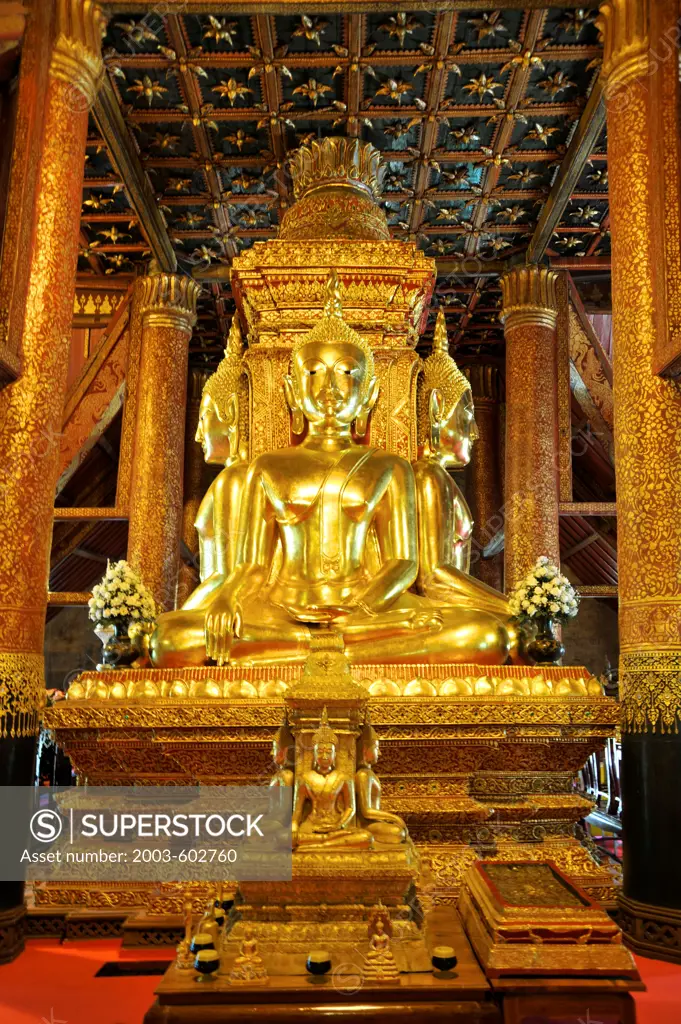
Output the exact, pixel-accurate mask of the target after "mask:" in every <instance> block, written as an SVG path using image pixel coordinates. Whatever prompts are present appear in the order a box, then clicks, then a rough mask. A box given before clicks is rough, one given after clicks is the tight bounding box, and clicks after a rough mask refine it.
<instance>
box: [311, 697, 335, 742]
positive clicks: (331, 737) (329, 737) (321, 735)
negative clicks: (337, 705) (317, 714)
mask: <svg viewBox="0 0 681 1024" xmlns="http://www.w3.org/2000/svg"><path fill="white" fill-rule="evenodd" d="M312 741H313V744H314V746H315V747H319V746H321V745H322V744H325V745H333V746H334V747H337V746H338V737H337V736H336V734H335V732H334V731H333V729H332V728H331V726H330V725H329V715H328V712H327V710H326V706H325V707H324V708H323V710H322V717H321V719H320V722H319V728H318V729H317V730H316V731H315V733H314V735H313V737H312Z"/></svg>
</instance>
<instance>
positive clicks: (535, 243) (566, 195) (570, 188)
mask: <svg viewBox="0 0 681 1024" xmlns="http://www.w3.org/2000/svg"><path fill="white" fill-rule="evenodd" d="M604 124H605V101H604V97H603V82H602V79H601V78H598V79H597V80H596V83H595V85H594V87H593V89H592V90H591V93H590V95H589V99H588V100H587V102H586V106H585V107H584V111H583V113H582V116H581V118H580V119H579V124H578V125H577V130H576V131H575V134H574V135H573V136H572V140H571V142H570V145H569V146H568V149H567V153H566V154H565V157H564V159H563V162H562V163H561V165H560V169H559V171H558V174H557V176H556V180H555V181H554V183H553V185H552V186H551V191H550V192H549V196H548V199H547V200H546V202H545V203H544V206H543V207H542V211H541V214H540V216H539V220H538V221H537V226H536V228H535V229H534V234H533V235H532V239H531V241H530V244H529V246H528V248H527V262H528V263H538V262H539V261H540V260H541V259H542V257H543V255H544V253H545V252H546V248H547V246H548V244H549V242H550V241H551V236H552V235H553V232H554V231H555V230H556V228H557V227H558V225H559V224H560V221H561V219H562V216H563V213H564V212H565V207H566V206H567V204H568V203H569V201H570V197H571V195H572V193H573V192H574V190H575V188H576V186H577V182H578V181H579V179H580V177H581V175H582V171H583V170H584V167H585V165H586V163H587V161H588V160H589V159H590V157H591V153H592V149H593V147H594V145H595V143H596V140H597V139H598V136H599V135H600V133H601V131H602V129H603V125H604ZM604 198H605V197H604Z"/></svg>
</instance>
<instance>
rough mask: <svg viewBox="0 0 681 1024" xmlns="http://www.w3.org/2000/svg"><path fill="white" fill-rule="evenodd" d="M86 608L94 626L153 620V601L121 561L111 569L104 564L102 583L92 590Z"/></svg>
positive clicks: (134, 575) (132, 572)
mask: <svg viewBox="0 0 681 1024" xmlns="http://www.w3.org/2000/svg"><path fill="white" fill-rule="evenodd" d="M88 608H89V609H90V618H91V619H92V620H93V622H115V621H116V620H119V621H124V620H132V621H139V622H153V620H154V619H155V618H156V605H155V603H154V599H153V597H152V596H151V594H150V593H149V591H148V590H147V588H146V587H145V586H144V584H143V583H142V580H141V579H140V577H139V575H138V574H137V573H136V572H135V570H134V569H133V568H132V566H130V565H128V563H127V562H126V561H125V560H124V559H122V560H121V561H120V562H114V564H113V565H112V564H111V562H107V566H106V572H105V573H104V576H103V577H102V582H101V583H97V584H96V586H94V587H93V588H92V597H91V598H90V600H89V601H88Z"/></svg>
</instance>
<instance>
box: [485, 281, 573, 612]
mask: <svg viewBox="0 0 681 1024" xmlns="http://www.w3.org/2000/svg"><path fill="white" fill-rule="evenodd" d="M556 277H557V274H556V272H555V271H553V270H547V269H546V268H544V267H537V266H521V267H515V268H513V269H512V270H510V271H509V272H508V273H506V274H504V276H503V277H502V278H501V281H500V283H501V290H502V295H503V308H502V313H501V319H502V321H503V324H504V333H505V336H506V488H505V526H504V550H505V556H504V576H505V587H506V591H507V592H510V591H511V590H512V589H513V588H514V587H515V586H516V585H517V584H518V583H519V582H520V581H521V580H522V578H523V576H524V575H525V574H526V573H527V572H528V570H529V569H531V568H532V566H533V565H534V563H535V561H536V560H537V558H538V557H539V556H540V555H547V556H548V558H549V559H550V560H551V561H552V562H554V563H555V564H556V565H557V564H559V562H560V544H559V537H558V474H557V465H558V463H557V457H558V402H557V392H556V318H557V305H556Z"/></svg>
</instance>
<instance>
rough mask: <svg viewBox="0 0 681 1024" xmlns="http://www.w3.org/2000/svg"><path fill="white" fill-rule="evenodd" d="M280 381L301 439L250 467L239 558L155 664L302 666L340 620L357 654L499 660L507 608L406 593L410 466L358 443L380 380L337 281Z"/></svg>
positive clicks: (411, 576)
mask: <svg viewBox="0 0 681 1024" xmlns="http://www.w3.org/2000/svg"><path fill="white" fill-rule="evenodd" d="M284 386H285V389H286V395H287V399H288V402H289V405H290V407H291V411H292V430H293V432H294V433H295V434H297V435H299V436H300V437H301V441H300V443H299V444H294V445H291V446H289V447H287V448H281V449H278V450H276V451H271V452H267V453H265V454H263V455H260V456H258V457H257V458H256V459H255V460H254V461H253V462H252V463H251V466H250V468H249V470H248V475H247V479H246V482H245V484H244V488H243V492H242V495H241V517H240V521H239V527H238V536H239V543H240V553H239V555H238V560H237V561H238V564H237V566H236V568H235V569H234V571H233V572H232V573H231V575H230V576H229V578H228V579H227V580H226V581H224V582H223V583H222V584H221V585H220V586H219V587H218V588H217V589H215V590H214V591H213V592H212V593H211V595H210V598H209V600H208V601H207V602H206V603H205V604H202V605H201V606H200V607H197V606H195V608H194V609H190V611H197V612H199V615H198V616H197V617H196V618H195V617H192V618H191V619H187V620H186V621H185V622H184V623H183V621H182V620H181V619H180V618H179V617H173V616H174V615H175V616H177V614H178V613H170V614H169V615H165V616H161V619H160V621H159V627H158V631H157V633H156V634H155V637H154V639H153V642H152V651H153V656H154V660H155V662H156V663H157V664H178V663H180V661H182V662H183V663H185V664H187V663H194V664H196V663H199V662H202V661H203V660H204V659H205V658H206V657H208V658H211V659H213V660H215V661H217V662H218V664H226V663H229V664H235V665H270V664H272V665H274V664H282V663H300V664H302V663H303V662H304V661H305V658H306V657H307V654H308V652H309V648H310V639H311V636H312V633H313V631H315V630H318V629H320V628H324V627H329V626H333V628H334V630H335V631H336V632H338V633H340V634H341V635H342V637H343V640H344V643H345V648H346V651H347V654H348V658H349V659H350V661H351V662H353V663H377V662H402V663H414V664H418V663H423V662H469V661H470V662H473V661H475V662H478V663H481V664H484V663H487V664H500V663H504V662H505V661H506V660H507V658H508V656H509V651H510V648H511V646H512V643H513V633H512V631H510V630H509V628H508V627H507V625H506V624H505V623H504V621H503V620H502V618H500V617H498V616H497V615H495V614H493V613H492V612H491V611H489V610H487V609H485V608H480V607H477V608H474V607H472V606H470V605H469V606H467V607H463V606H461V605H457V604H454V603H450V604H444V603H440V602H436V601H433V600H431V599H430V598H429V597H427V596H424V595H419V594H415V593H412V592H411V590H410V588H411V587H412V586H413V584H414V583H415V581H416V578H417V574H418V564H419V553H418V534H417V498H416V488H415V480H414V471H413V469H412V467H411V465H410V464H409V463H408V462H406V461H405V460H404V459H402V458H400V457H399V456H397V455H394V454H392V453H391V452H388V451H386V450H384V449H377V448H373V447H371V446H370V445H366V444H361V443H359V440H356V438H357V439H361V438H362V437H363V436H364V435H365V433H366V430H367V423H368V418H369V415H370V413H371V410H372V408H373V405H374V403H375V402H376V399H377V396H378V386H377V382H376V379H375V376H374V360H373V353H372V351H371V348H370V346H369V345H368V343H367V342H366V341H365V340H364V339H363V338H362V336H361V335H360V334H358V333H357V332H356V331H354V330H352V329H351V328H350V327H349V326H348V325H347V324H346V323H345V322H344V320H343V317H342V310H341V305H340V297H339V289H338V285H337V282H336V281H335V278H333V279H332V281H331V284H330V294H329V298H328V301H327V304H326V307H325V310H324V314H323V316H322V317H321V319H320V321H319V323H318V324H317V326H316V327H314V328H313V329H312V330H311V331H309V332H308V333H307V334H305V335H303V336H302V337H300V338H299V340H298V341H296V343H295V344H294V346H293V350H292V357H291V375H290V377H286V379H285V382H284ZM179 614H180V615H182V614H184V612H183V613H179ZM201 616H203V617H204V622H205V641H204V638H203V636H201V635H200V632H199V630H198V622H199V619H200V617H201ZM178 627H179V629H178ZM179 651H181V652H182V654H181V658H178V657H177V654H178V652H179Z"/></svg>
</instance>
